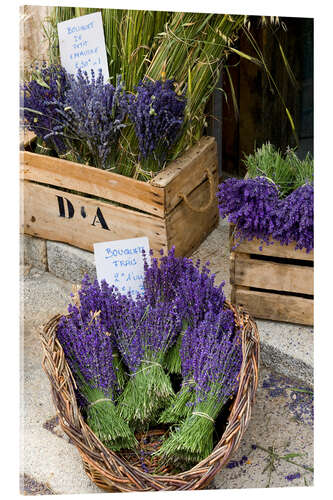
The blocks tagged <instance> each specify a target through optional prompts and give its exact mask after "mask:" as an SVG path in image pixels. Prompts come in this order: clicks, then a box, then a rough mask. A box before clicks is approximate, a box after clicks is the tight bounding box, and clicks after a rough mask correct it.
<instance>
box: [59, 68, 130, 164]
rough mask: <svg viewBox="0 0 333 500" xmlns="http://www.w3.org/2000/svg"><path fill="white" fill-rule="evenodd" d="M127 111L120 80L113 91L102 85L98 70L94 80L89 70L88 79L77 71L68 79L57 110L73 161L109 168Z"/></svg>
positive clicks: (126, 102)
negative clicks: (63, 97) (68, 137)
mask: <svg viewBox="0 0 333 500" xmlns="http://www.w3.org/2000/svg"><path fill="white" fill-rule="evenodd" d="M127 111H128V98H127V96H126V94H125V92H124V88H123V84H122V82H121V80H120V77H118V79H117V84H116V87H114V86H113V85H111V84H110V83H105V82H104V77H103V74H102V70H100V71H99V74H98V76H97V78H95V73H94V71H93V70H91V77H90V78H89V76H88V74H87V72H82V71H81V70H79V71H78V73H77V75H76V77H73V78H71V79H70V87H69V89H68V91H67V93H66V100H65V102H64V104H63V105H62V106H59V109H58V113H59V115H60V116H61V119H62V121H63V123H64V126H65V132H66V134H67V135H68V136H70V137H71V138H72V140H71V147H72V150H73V152H74V154H75V156H76V158H77V161H79V162H80V163H86V162H88V163H90V164H92V165H93V166H95V167H98V168H101V169H107V168H113V164H114V163H115V158H116V152H117V146H118V141H119V135H120V131H121V129H122V128H123V127H125V123H124V120H125V116H126V114H127Z"/></svg>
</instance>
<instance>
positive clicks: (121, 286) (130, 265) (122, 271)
mask: <svg viewBox="0 0 333 500" xmlns="http://www.w3.org/2000/svg"><path fill="white" fill-rule="evenodd" d="M143 250H144V251H145V254H146V260H147V263H148V264H150V254H149V241H148V238H147V237H146V236H144V237H142V238H130V239H127V240H118V241H106V242H102V243H94V254H95V263H96V273H97V279H98V281H99V282H101V281H102V280H103V279H105V280H106V281H107V283H109V285H114V286H116V287H117V288H118V290H119V291H120V292H121V293H122V294H127V293H128V292H131V294H133V296H135V295H136V294H137V292H139V293H140V294H142V293H143V291H144V289H143V276H144V258H143V254H142V251H143Z"/></svg>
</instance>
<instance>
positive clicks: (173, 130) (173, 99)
mask: <svg viewBox="0 0 333 500" xmlns="http://www.w3.org/2000/svg"><path fill="white" fill-rule="evenodd" d="M174 86H175V85H174V81H173V80H166V81H160V80H158V81H155V82H153V81H150V80H144V81H140V83H139V85H138V86H137V87H136V89H135V90H136V91H137V94H136V96H135V97H133V98H132V99H131V102H130V105H129V118H130V120H131V122H132V123H133V124H134V130H135V134H136V137H137V140H138V143H139V149H140V155H139V161H140V162H141V164H142V165H143V166H144V167H149V168H151V169H152V170H158V169H160V168H162V166H163V164H164V162H165V161H166V159H167V153H168V151H169V150H170V148H171V147H172V146H173V145H174V144H175V142H176V141H177V139H178V138H179V133H180V131H181V127H182V125H183V122H184V111H185V106H186V99H185V97H184V93H183V94H181V95H178V94H177V93H176V92H175V90H174ZM156 163H157V165H156ZM154 164H155V165H154Z"/></svg>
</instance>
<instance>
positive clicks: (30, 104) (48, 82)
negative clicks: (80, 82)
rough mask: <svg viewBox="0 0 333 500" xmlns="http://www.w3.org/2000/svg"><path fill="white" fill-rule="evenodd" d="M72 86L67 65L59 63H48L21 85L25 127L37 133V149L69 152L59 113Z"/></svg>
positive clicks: (61, 152) (59, 152) (45, 152)
mask: <svg viewBox="0 0 333 500" xmlns="http://www.w3.org/2000/svg"><path fill="white" fill-rule="evenodd" d="M68 87H69V80H68V75H67V73H66V71H65V69H64V68H62V67H61V66H57V65H51V66H49V67H47V66H46V63H44V64H43V65H42V67H41V69H39V68H36V74H35V76H34V78H33V79H32V80H31V81H30V82H25V83H23V84H22V86H21V111H22V112H23V126H24V127H25V128H26V129H28V130H30V131H32V132H34V133H35V134H36V136H37V138H38V140H39V147H38V148H37V152H41V153H43V154H50V152H51V150H54V151H56V153H57V154H58V155H61V154H64V153H65V152H66V149H67V146H66V144H65V141H64V138H63V137H62V135H60V133H61V134H62V133H63V131H64V124H63V123H62V121H61V118H60V116H59V114H58V108H59V106H63V104H64V101H65V95H66V91H67V90H68Z"/></svg>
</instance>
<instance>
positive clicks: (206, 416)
mask: <svg viewBox="0 0 333 500" xmlns="http://www.w3.org/2000/svg"><path fill="white" fill-rule="evenodd" d="M192 415H197V416H198V417H203V418H207V420H210V421H211V422H213V423H214V422H215V420H214V419H213V418H212V417H211V416H209V415H208V414H207V413H203V412H202V411H193V412H192Z"/></svg>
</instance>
